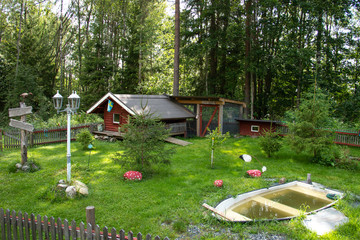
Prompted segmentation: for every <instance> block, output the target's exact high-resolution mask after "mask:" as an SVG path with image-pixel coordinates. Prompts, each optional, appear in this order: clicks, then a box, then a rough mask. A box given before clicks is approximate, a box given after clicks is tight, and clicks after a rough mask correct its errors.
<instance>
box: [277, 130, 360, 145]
mask: <svg viewBox="0 0 360 240" xmlns="http://www.w3.org/2000/svg"><path fill="white" fill-rule="evenodd" d="M327 130H328V131H329V132H333V133H334V143H336V144H340V145H346V146H353V147H360V130H359V131H357V130H331V129H327ZM276 131H278V132H279V133H280V135H282V136H285V135H287V134H289V128H288V126H286V125H277V126H276Z"/></svg>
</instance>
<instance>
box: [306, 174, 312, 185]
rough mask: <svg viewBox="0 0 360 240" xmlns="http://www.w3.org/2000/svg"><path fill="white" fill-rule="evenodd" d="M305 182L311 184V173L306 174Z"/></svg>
mask: <svg viewBox="0 0 360 240" xmlns="http://www.w3.org/2000/svg"><path fill="white" fill-rule="evenodd" d="M306 183H308V184H312V181H311V173H308V174H307V179H306Z"/></svg>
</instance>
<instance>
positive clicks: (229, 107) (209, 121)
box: [171, 96, 246, 137]
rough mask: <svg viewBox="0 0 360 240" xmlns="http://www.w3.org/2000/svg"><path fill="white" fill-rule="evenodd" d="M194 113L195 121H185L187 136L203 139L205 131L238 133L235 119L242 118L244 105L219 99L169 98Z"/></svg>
mask: <svg viewBox="0 0 360 240" xmlns="http://www.w3.org/2000/svg"><path fill="white" fill-rule="evenodd" d="M171 98H172V99H173V100H175V101H176V102H178V103H180V104H182V105H184V106H185V107H186V108H187V109H189V110H190V111H191V112H193V113H194V115H195V116H196V118H195V119H187V136H198V137H204V136H205V135H206V132H207V129H208V128H209V129H210V130H214V129H215V128H216V127H219V128H220V130H221V132H222V133H226V132H230V133H231V134H238V133H239V124H238V123H237V121H236V119H238V118H243V115H244V109H245V108H246V104H245V103H244V102H240V101H234V100H230V99H226V98H220V97H185V96H173V97H171Z"/></svg>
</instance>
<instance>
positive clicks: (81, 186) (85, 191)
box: [73, 180, 89, 195]
mask: <svg viewBox="0 0 360 240" xmlns="http://www.w3.org/2000/svg"><path fill="white" fill-rule="evenodd" d="M73 185H74V187H75V189H76V191H77V192H78V193H80V194H82V195H89V188H88V187H87V186H86V184H85V183H83V182H80V181H78V180H75V181H74V182H73Z"/></svg>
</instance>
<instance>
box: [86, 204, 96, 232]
mask: <svg viewBox="0 0 360 240" xmlns="http://www.w3.org/2000/svg"><path fill="white" fill-rule="evenodd" d="M86 223H87V224H88V223H90V224H91V228H92V230H94V228H95V207H94V206H88V207H86Z"/></svg>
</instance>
